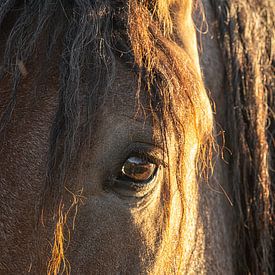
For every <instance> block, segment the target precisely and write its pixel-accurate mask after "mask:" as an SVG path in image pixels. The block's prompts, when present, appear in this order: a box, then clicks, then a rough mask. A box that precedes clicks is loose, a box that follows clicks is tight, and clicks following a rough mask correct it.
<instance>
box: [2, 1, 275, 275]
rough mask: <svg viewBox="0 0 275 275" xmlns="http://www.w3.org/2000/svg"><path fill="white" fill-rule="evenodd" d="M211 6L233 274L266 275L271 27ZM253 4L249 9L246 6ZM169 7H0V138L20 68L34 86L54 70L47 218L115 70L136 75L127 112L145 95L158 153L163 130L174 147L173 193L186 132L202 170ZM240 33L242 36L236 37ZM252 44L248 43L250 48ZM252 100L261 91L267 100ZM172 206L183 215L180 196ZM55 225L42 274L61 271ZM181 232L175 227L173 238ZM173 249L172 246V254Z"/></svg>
mask: <svg viewBox="0 0 275 275" xmlns="http://www.w3.org/2000/svg"><path fill="white" fill-rule="evenodd" d="M211 2H212V6H213V9H214V10H215V11H216V16H217V18H218V20H219V23H220V24H219V27H220V31H221V36H220V42H221V43H222V44H223V45H225V47H224V60H226V62H227V64H228V66H227V67H226V70H227V75H228V77H227V84H228V91H229V93H228V106H227V108H228V125H227V127H228V130H229V131H228V132H229V133H230V145H229V147H230V148H232V151H233V157H232V160H231V162H230V163H231V169H232V173H233V175H234V176H233V177H232V178H233V183H232V186H233V188H234V192H235V193H234V199H235V201H234V202H235V204H236V205H238V210H237V211H236V219H239V221H240V222H239V223H238V230H237V232H238V233H237V234H239V236H240V242H239V243H237V244H236V246H237V247H238V248H241V249H239V251H240V253H241V254H242V255H240V257H239V259H243V260H242V261H240V263H239V267H238V268H239V271H245V272H251V273H261V272H268V271H270V270H271V268H272V267H271V263H272V259H271V256H270V255H271V247H270V240H271V222H270V220H271V211H272V207H273V197H272V195H271V191H272V188H271V183H270V178H269V175H268V173H269V165H268V157H267V155H268V144H267V140H268V137H267V133H266V129H265V125H266V122H267V120H268V116H269V115H270V114H271V113H268V110H267V106H268V100H269V102H271V100H270V98H271V96H270V94H271V90H272V87H273V88H274V86H272V80H271V74H272V72H271V69H270V68H271V66H270V62H271V60H272V57H271V56H270V55H271V53H270V52H269V50H268V49H269V47H270V42H269V41H270V40H269V39H272V37H273V34H272V31H271V29H270V28H269V26H270V25H271V23H270V22H269V21H271V20H273V18H274V16H273V17H272V15H271V10H272V9H271V1H262V2H261V3H260V1H252V0H251V1H248V2H247V3H244V1H239V2H238V1H211ZM254 2H255V3H257V7H254V6H253V3H254ZM258 2H259V3H258ZM255 3H254V4H255ZM177 4H178V3H177V1H172V0H171V1H164V0H154V1H148V0H147V1H146V0H144V1H139V0H128V1H119V0H101V1H98V0H75V1H73V0H71V1H63V0H45V1H38V0H37V1H35V0H34V1H27V0H26V1H24V2H22V1H16V0H3V1H1V2H0V27H1V28H2V27H3V26H4V25H5V26H8V27H9V31H8V36H7V37H6V44H5V46H4V59H3V61H2V63H1V67H0V81H1V80H5V79H7V78H8V80H9V82H10V87H11V95H10V101H9V103H8V104H7V107H6V109H5V112H4V113H3V114H2V116H1V120H0V133H1V132H3V131H5V127H6V125H7V124H8V123H9V121H10V118H11V116H12V112H13V109H14V107H15V105H16V98H17V95H18V93H19V91H20V89H19V85H20V81H21V78H23V77H24V70H23V69H22V68H24V66H28V64H31V62H33V60H35V59H37V60H39V62H36V64H35V65H36V66H37V63H40V68H39V69H38V70H36V71H38V74H37V75H36V76H35V77H34V79H41V77H42V75H43V77H44V78H46V77H47V76H48V77H50V69H49V70H48V71H47V70H44V68H45V67H48V66H46V65H47V64H52V65H51V66H52V67H55V68H56V64H57V66H59V84H58V92H59V102H58V104H59V105H58V108H57V111H56V114H55V118H54V122H53V125H52V129H51V135H50V140H49V154H48V155H49V160H48V170H47V171H48V173H47V177H46V178H47V181H46V184H45V190H43V192H42V194H43V198H44V199H42V205H43V206H45V205H44V204H45V203H47V200H45V198H49V197H51V196H53V197H54V199H53V205H55V207H54V209H55V212H60V211H58V210H60V201H61V200H62V197H63V195H62V194H63V193H64V189H65V188H64V187H65V183H66V177H67V175H68V171H69V170H70V167H72V166H73V164H74V163H75V161H76V158H77V155H78V152H79V151H80V148H81V144H82V142H83V139H81V135H80V132H85V133H86V134H88V136H91V135H92V131H93V128H92V127H93V125H94V121H93V114H94V113H95V112H96V110H97V108H98V106H99V105H100V104H101V100H102V99H103V98H104V95H105V93H106V92H107V91H108V89H109V88H110V87H111V86H112V83H113V81H114V78H115V75H116V73H117V62H123V63H124V64H127V66H128V68H129V70H132V71H133V72H134V73H135V74H136V77H137V81H138V89H137V93H136V98H137V108H139V109H141V110H142V108H143V107H142V103H141V101H140V94H141V93H144V91H146V95H147V97H148V98H149V106H150V111H151V113H152V115H153V123H155V124H158V125H160V126H161V127H160V128H161V131H162V137H163V143H164V147H165V146H167V141H166V137H167V135H168V134H169V133H167V131H168V130H167V129H168V128H171V127H170V125H172V128H173V132H174V134H175V135H176V140H177V142H178V144H179V155H178V164H177V165H178V169H177V179H178V188H179V190H180V191H181V192H183V191H182V181H181V178H183V174H184V172H185V171H183V169H182V165H181V164H182V162H183V161H184V150H183V148H184V142H185V135H187V133H186V127H187V126H186V125H188V124H189V125H193V126H194V128H195V129H196V137H197V139H198V143H199V145H200V148H199V151H200V155H198V157H197V160H198V166H200V167H201V166H204V165H203V163H208V158H210V155H211V147H212V142H213V140H212V116H211V115H209V113H207V111H206V110H208V106H205V100H204V99H203V95H204V87H203V84H202V80H201V78H200V76H199V75H198V74H197V73H196V70H195V69H194V67H193V64H192V61H191V60H190V59H189V57H188V56H187V55H185V57H186V58H184V59H182V55H179V54H178V52H181V53H182V54H184V52H183V51H182V50H181V49H180V47H179V46H178V44H177V42H176V41H177V37H176V34H175V33H174V26H173V18H172V15H171V11H170V10H171V6H172V5H177ZM251 15H253V17H252V16H251ZM10 17H11V18H14V19H13V20H12V22H5V20H6V19H7V18H10ZM255 18H256V19H257V22H259V25H258V28H255V29H254V32H253V34H250V35H249V34H248V32H249V30H252V28H253V26H254V21H253V20H254V19H255ZM273 23H274V21H273ZM247 26H249V30H246V28H247ZM261 28H263V29H264V30H265V32H264V31H262V29H261ZM255 32H257V35H255V34H256V33H255ZM260 32H261V34H262V35H259V34H260ZM252 37H253V38H254V39H256V37H258V38H257V39H256V40H252ZM256 42H259V45H260V47H259V48H255V47H252V46H253V45H254V44H256ZM254 51H256V52H255V53H254ZM41 53H43V54H41ZM40 61H41V62H40ZM34 82H35V81H34ZM34 84H35V83H34ZM259 91H266V92H267V93H269V96H267V94H266V93H260V92H259ZM83 94H84V96H83ZM83 97H84V98H85V100H82V98H83ZM83 101H84V106H83ZM179 105H181V108H180V110H179V108H178V107H177V106H179ZM232 114H234V116H232ZM182 117H184V119H185V122H183V120H182V119H181V118H182ZM83 121H84V122H83ZM164 188H165V189H164V190H163V192H162V193H163V200H164V202H165V203H166V206H167V207H166V213H165V214H166V222H165V223H167V224H168V221H169V209H170V208H169V207H170V205H169V202H170V197H169V188H170V187H169V184H168V186H164ZM182 204H183V206H184V196H182ZM56 206H57V207H56ZM57 209H58V210H57ZM183 215H184V214H183ZM57 216H58V215H57ZM62 217H64V216H62V214H60V215H59V218H58V219H59V220H58V222H57V225H58V226H59V227H58V228H57V229H58V230H59V229H60V230H61V231H60V232H61V233H59V234H57V238H56V239H55V241H57V243H58V240H59V243H58V244H57V250H58V249H59V250H58V251H55V252H57V253H55V252H53V258H52V261H51V263H50V265H49V272H53V273H57V272H58V270H59V269H60V265H61V264H62V261H63V263H64V265H66V261H65V260H64V257H63V246H62V243H63V239H62V238H61V237H62V234H63V233H62V226H61V227H60V224H61V225H62V221H61V218H62ZM182 220H183V221H184V219H182ZM183 232H184V224H182V227H181V232H180V234H179V236H180V238H182V236H183ZM180 238H179V239H180ZM236 239H237V236H236ZM61 246H62V247H61ZM180 248H181V247H180V240H179V246H178V249H177V251H180ZM61 250H62V251H61ZM60 255H62V256H61V258H60ZM244 255H245V256H244ZM58 257H59V258H58ZM57 258H58V259H57Z"/></svg>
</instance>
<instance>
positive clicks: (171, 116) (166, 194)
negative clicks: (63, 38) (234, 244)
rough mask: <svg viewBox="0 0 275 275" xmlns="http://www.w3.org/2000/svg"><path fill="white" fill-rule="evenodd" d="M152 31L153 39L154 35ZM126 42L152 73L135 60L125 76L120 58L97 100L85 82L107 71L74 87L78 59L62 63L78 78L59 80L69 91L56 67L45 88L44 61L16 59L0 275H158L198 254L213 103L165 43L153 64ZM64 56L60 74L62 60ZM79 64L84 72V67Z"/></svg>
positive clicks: (4, 163)
mask: <svg viewBox="0 0 275 275" xmlns="http://www.w3.org/2000/svg"><path fill="white" fill-rule="evenodd" d="M137 7H138V6H137ZM144 14H145V15H144V16H145V17H146V14H147V13H144ZM63 16H64V15H63ZM54 19H55V20H56V18H54ZM12 20H15V19H11V21H12ZM64 20H65V21H66V18H65V19H64ZM133 20H134V19H133ZM150 20H151V19H150ZM20 24H23V25H24V22H21V23H20ZM154 24H155V23H154V22H153V23H152V30H150V31H152V33H153V34H154V35H159V33H158V29H157V28H156V25H154ZM11 25H12V24H11ZM20 26H21V25H20ZM137 26H138V25H137ZM146 28H147V27H146ZM20 31H21V29H20ZM20 31H19V33H16V34H17V35H19V36H20V35H21V34H22V33H21V32H20ZM124 31H125V30H124ZM131 31H132V33H133V29H132V30H131ZM139 31H140V30H139ZM142 31H143V30H141V31H140V32H141V33H142ZM147 31H148V28H147ZM22 32H23V31H22ZM148 32H149V31H148ZM191 32H192V33H193V32H194V28H193V27H192V28H191ZM23 33H24V32H23ZM27 33H28V34H29V32H28V30H27ZM24 34H25V33H24ZM108 35H109V33H108ZM15 36H16V35H15ZM193 36H194V35H193ZM24 37H25V36H24ZM133 37H134V38H133V41H132V43H133V45H134V46H133V48H135V49H136V51H137V52H136V53H133V54H134V55H135V56H134V57H135V58H137V57H138V55H139V54H142V55H144V52H145V53H148V55H146V57H142V58H141V59H143V58H144V59H146V58H147V57H148V60H147V63H146V66H148V67H146V66H145V65H144V66H145V67H144V68H139V71H138V73H136V71H135V68H132V67H133V63H134V62H133V57H132V56H131V57H130V58H129V59H130V61H131V62H132V63H130V64H131V65H129V64H128V63H127V62H129V60H128V61H127V60H126V61H127V62H125V60H123V58H118V57H117V56H115V58H116V59H117V60H116V62H114V63H115V64H116V69H115V73H114V74H113V75H112V77H113V79H112V82H111V83H112V85H108V89H104V90H100V89H97V91H96V92H95V91H94V87H93V86H89V83H93V84H95V83H96V81H94V82H93V81H90V82H89V81H88V82H87V83H88V84H87V83H85V81H83V79H85V78H88V79H89V77H90V78H93V77H94V75H97V73H96V72H95V71H96V70H97V69H98V70H99V71H100V72H102V71H103V72H104V70H106V68H105V67H106V64H104V63H103V62H102V63H101V64H100V65H98V67H96V66H93V69H92V71H89V69H85V70H84V69H83V71H84V72H83V79H81V81H79V83H76V82H77V81H73V80H75V79H74V77H75V75H77V74H78V73H79V71H80V70H79V71H78V70H76V69H75V67H74V65H75V64H73V65H72V64H71V63H74V62H75V60H73V58H75V57H76V56H77V53H76V54H75V52H74V51H73V50H75V51H76V52H77V50H76V49H73V50H72V52H71V54H72V57H73V58H71V59H70V62H71V63H69V66H71V67H70V68H69V70H72V71H73V72H74V73H71V74H69V76H67V75H66V73H67V71H66V69H64V70H63V71H62V68H61V72H62V73H63V74H64V75H65V76H66V77H67V78H66V79H67V81H68V82H66V84H65V85H64V86H65V88H64V86H62V84H60V83H63V82H62V80H64V79H62V77H60V78H61V82H60V80H59V79H58V78H59V73H57V71H58V70H57V66H59V65H60V64H59V63H58V64H55V62H54V61H51V62H49V66H48V67H47V70H45V78H43V74H42V73H41V72H42V67H41V64H43V63H40V56H41V54H40V52H39V51H38V53H37V52H36V53H35V55H34V56H33V57H32V58H30V59H29V63H28V62H26V63H24V62H23V61H22V60H19V59H17V60H16V69H15V71H14V74H13V75H12V76H11V79H10V78H9V76H7V78H6V79H2V82H1V90H2V91H3V92H2V91H1V92H2V95H3V101H1V106H0V108H1V112H2V113H5V111H6V109H7V108H6V106H7V105H8V102H9V100H10V97H11V94H10V90H11V88H10V87H11V86H10V84H11V83H12V84H13V82H16V73H17V74H21V75H22V79H21V81H20V85H19V86H18V87H16V88H17V89H15V90H16V100H15V101H16V104H15V101H14V102H13V101H12V100H11V101H10V102H12V104H14V105H12V106H13V108H12V112H10V113H8V120H7V123H5V127H4V131H3V133H2V134H3V139H2V140H1V148H2V151H1V152H2V155H1V159H0V166H1V186H2V190H3V192H2V194H3V195H4V197H5V200H7V201H12V203H11V204H10V203H3V204H1V212H2V213H3V215H2V216H1V226H2V228H1V234H2V238H3V239H4V240H5V242H1V246H3V249H2V251H3V253H2V256H1V263H3V264H2V265H3V270H5V271H6V270H7V272H11V273H14V272H19V273H25V272H26V271H28V272H31V273H32V272H33V273H43V272H46V271H48V273H53V274H57V273H59V272H61V271H62V270H63V271H71V272H72V273H73V274H90V273H92V274H118V273H119V274H120V273H122V274H146V273H152V274H159V273H166V272H167V273H174V272H176V271H177V270H178V268H179V265H180V264H179V263H181V264H182V265H183V266H184V267H187V266H188V265H189V264H190V259H191V256H192V257H193V254H194V253H193V250H194V248H195V246H196V242H197V239H196V238H197V236H196V235H197V223H198V204H199V195H198V186H197V184H196V172H197V166H196V165H197V163H198V154H199V151H200V149H202V147H201V145H202V143H203V142H204V140H203V139H204V136H205V135H211V130H212V114H211V111H210V104H209V100H208V99H207V97H206V94H205V91H204V88H203V85H202V80H201V78H200V75H199V73H198V72H197V69H196V68H195V66H193V63H194V61H193V60H192V59H191V58H190V57H189V56H188V54H187V53H186V52H185V51H184V50H183V49H181V48H180V47H179V46H178V45H176V44H175V43H174V42H171V41H169V40H167V39H166V38H165V37H163V36H162V35H161V36H160V38H159V40H156V41H157V42H158V43H159V44H156V45H153V46H152V47H155V49H154V50H153V51H152V52H151V49H150V47H151V46H150V45H149V46H148V45H145V48H144V49H142V50H141V52H139V50H140V48H142V47H141V42H140V41H139V40H138V39H136V38H135V36H134V34H133ZM137 37H138V36H137ZM145 38H146V37H145ZM5 39H6V40H7V39H8V41H9V38H7V37H5V34H4V38H2V40H4V41H5ZM43 39H44V38H43ZM43 39H41V40H42V42H43V41H44V40H43ZM77 39H78V38H76V40H77ZM11 40H12V38H11ZM147 42H148V41H147ZM14 43H15V42H14ZM39 43H41V42H40V41H38V42H37V48H38V49H40V50H41V52H43V50H44V48H43V43H42V45H41V44H39ZM148 44H150V43H148ZM187 44H188V43H186V45H187ZM39 45H41V48H40V47H39ZM73 46H74V43H73V44H72V47H73ZM105 46H106V45H105ZM147 46H148V48H146V47H147ZM108 47H110V46H109V45H107V46H106V48H107V50H110V48H108ZM128 47H129V45H128ZM11 48H12V46H11ZM186 48H187V49H188V47H186ZM12 49H13V48H12ZM59 50H60V49H58V47H57V49H55V51H56V52H57V53H56V52H54V53H53V56H54V55H55V57H56V56H58V55H59V54H60V53H59V52H58V51H59ZM193 50H194V49H193ZM98 53H101V52H98ZM63 54H64V56H63V58H64V60H65V62H64V64H63V63H62V65H63V66H65V67H66V66H67V65H68V63H66V62H68V60H67V59H66V58H68V57H67V56H66V54H68V52H67V50H64V53H63ZM116 54H117V53H116ZM106 55H107V54H106ZM150 55H154V56H150ZM11 56H12V55H11ZM111 56H112V57H114V55H111ZM93 58H94V59H95V60H93ZM131 58H132V59H131ZM150 58H151V59H150ZM56 59H58V60H59V61H60V59H59V58H56ZM87 59H89V57H88V56H87ZM194 59H197V57H194ZM52 60H55V58H52ZM64 60H63V61H64ZM152 60H154V62H155V64H154V62H153V61H152ZM156 60H157V61H156ZM42 61H45V60H44V59H43V57H42ZM92 61H93V62H94V63H96V61H98V60H97V59H96V57H92ZM104 61H106V60H104ZM149 61H150V62H152V64H153V65H152V64H151V63H150V62H149ZM136 62H138V60H136ZM7 63H8V64H7V66H8V67H9V66H10V65H11V64H10V63H9V62H7ZM52 63H53V64H52ZM84 63H85V62H84ZM94 63H93V65H94ZM46 64H48V63H47V62H46ZM85 64H86V65H87V66H88V68H89V65H90V64H89V61H88V62H87V63H85ZM139 65H140V66H141V64H139ZM150 66H152V68H151V67H150ZM37 68H39V71H40V73H39V74H36V69H37ZM102 68H103V69H102ZM81 69H82V67H81ZM101 69H102V70H101ZM143 70H144V71H145V77H144V75H143V74H144V71H143ZM146 70H147V71H146ZM106 71H108V70H106ZM174 73H175V75H174ZM98 75H100V73H98ZM12 77H14V78H12ZM72 79H73V80H72ZM102 79H104V77H102ZM69 80H70V81H69ZM68 83H69V84H71V85H73V87H72V88H70V87H68V85H69V84H68ZM63 84H64V83H63ZM82 84H86V85H83V86H82ZM74 85H75V86H74ZM102 86H104V85H102ZM34 87H35V89H33V88H34ZM95 87H96V88H99V87H101V86H100V85H98V86H96V84H95ZM62 89H64V90H65V91H66V93H64V94H65V96H64V94H62V92H64V91H63V90H62ZM151 89H152V90H151ZM75 91H77V92H78V91H79V93H74V92H75ZM94 92H95V93H94ZM87 95H88V96H87ZM12 99H13V98H12ZM87 101H92V104H91V105H90V106H89V107H91V108H90V109H89V108H88V109H87V108H86V105H87V104H86V103H87ZM64 102H65V103H66V104H64ZM76 102H77V104H76ZM62 104H64V106H63V105H62ZM60 117H62V119H60ZM91 117H92V119H91V120H90V118H91ZM87 118H88V122H87ZM1 126H2V125H1ZM75 129H77V131H75ZM49 143H50V145H49ZM49 147H50V149H49ZM49 155H50V157H49ZM52 155H54V156H55V157H54V158H51V157H52ZM47 165H48V166H47ZM49 166H50V168H51V169H48V168H49ZM64 167H65V168H66V169H63V168H64ZM49 170H50V172H53V173H52V174H50V176H49ZM65 170H66V171H65ZM64 171H65V172H66V173H64ZM56 175H57V177H56V178H55V177H54V176H56ZM52 176H53V178H51V177H52ZM46 180H47V182H46V184H45V181H46ZM48 183H50V184H48ZM59 193H60V194H59ZM52 210H53V212H51V211H52ZM40 211H41V212H40ZM37 217H39V222H37ZM40 218H41V220H40ZM18 232H19V233H18ZM183 233H184V234H183ZM203 249H204V248H203V245H202V246H201V249H200V251H199V253H200V254H203ZM26 251H27V253H26ZM18 255H20V257H19V259H18V261H11V259H15V258H18ZM194 255H197V254H194ZM1 268H2V267H1Z"/></svg>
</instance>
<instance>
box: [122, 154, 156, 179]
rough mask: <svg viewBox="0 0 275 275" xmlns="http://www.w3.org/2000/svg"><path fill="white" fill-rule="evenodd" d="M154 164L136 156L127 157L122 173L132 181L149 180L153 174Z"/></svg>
mask: <svg viewBox="0 0 275 275" xmlns="http://www.w3.org/2000/svg"><path fill="white" fill-rule="evenodd" d="M155 169H156V164H154V163H151V162H149V161H146V160H143V159H141V158H138V157H130V158H128V159H127V160H126V161H125V163H124V165H123V167H122V174H123V176H126V177H127V178H129V179H131V180H132V181H136V182H141V181H146V180H149V179H150V177H152V175H153V174H154V172H155Z"/></svg>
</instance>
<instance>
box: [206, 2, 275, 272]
mask: <svg viewBox="0 0 275 275" xmlns="http://www.w3.org/2000/svg"><path fill="white" fill-rule="evenodd" d="M211 4H212V7H213V10H214V11H215V13H216V18H217V20H218V23H219V33H220V36H219V41H220V45H221V49H222V52H223V56H224V60H225V64H226V66H225V67H226V78H227V90H226V92H227V93H226V98H227V111H228V114H227V122H228V125H227V128H228V131H227V132H228V135H227V136H228V137H229V138H228V140H227V141H228V142H229V145H228V147H229V148H230V150H232V156H231V159H230V169H231V174H232V177H231V179H232V182H231V185H232V187H233V192H234V199H235V202H234V204H235V205H236V208H237V211H236V217H235V218H236V220H238V223H237V224H238V228H237V229H236V235H235V240H236V243H235V247H236V252H237V253H238V254H237V255H236V259H237V262H236V265H237V266H238V271H239V273H240V274H273V273H274V270H273V268H274V266H272V265H273V264H274V258H272V257H273V256H274V254H273V253H272V252H273V251H272V250H273V249H272V230H273V229H274V228H273V225H274V224H273V221H272V215H273V210H274V185H272V182H271V175H272V172H273V176H274V170H272V167H271V165H272V163H274V151H273V149H274V141H273V137H272V134H273V133H274V129H275V128H274V95H273V92H274V87H275V83H274V64H275V59H274V57H275V55H274V53H275V51H274V50H275V48H274V45H275V44H274V42H275V41H274V33H275V29H274V27H275V14H274V2H273V1H272V0H270V1H269V0H261V1H258V0H245V1H235V0H230V1H229V0H228V1H221V0H214V1H211ZM272 110H273V111H272ZM272 228H273V229H272ZM273 248H274V246H273ZM241 259H242V260H241Z"/></svg>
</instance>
